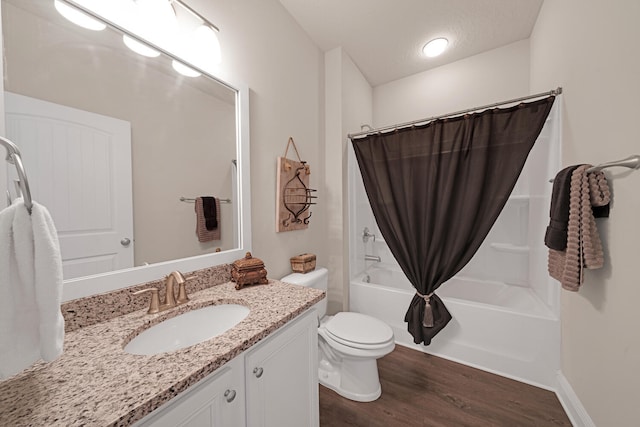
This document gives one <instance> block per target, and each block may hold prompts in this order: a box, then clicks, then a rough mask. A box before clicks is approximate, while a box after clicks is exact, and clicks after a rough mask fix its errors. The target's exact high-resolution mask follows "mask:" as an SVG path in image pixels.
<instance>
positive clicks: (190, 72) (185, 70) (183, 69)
mask: <svg viewBox="0 0 640 427" xmlns="http://www.w3.org/2000/svg"><path fill="white" fill-rule="evenodd" d="M171 66H173V69H174V70H176V71H177V72H179V73H180V74H182V75H183V76H187V77H199V76H201V75H202V74H200V73H199V72H198V71H196V70H194V69H193V68H191V67H187V66H186V65H184V64H183V63H182V62H178V61H176V60H175V59H174V60H173V62H171Z"/></svg>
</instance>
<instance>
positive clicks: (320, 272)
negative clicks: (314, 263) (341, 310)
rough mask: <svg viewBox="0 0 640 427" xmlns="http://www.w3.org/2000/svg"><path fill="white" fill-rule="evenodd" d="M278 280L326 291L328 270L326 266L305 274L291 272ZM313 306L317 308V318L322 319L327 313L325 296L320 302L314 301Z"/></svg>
mask: <svg viewBox="0 0 640 427" xmlns="http://www.w3.org/2000/svg"><path fill="white" fill-rule="evenodd" d="M280 281H281V282H287V283H293V284H294V285H300V286H307V287H309V288H314V289H320V290H322V291H325V292H327V288H328V286H329V271H328V270H327V269H326V268H317V269H315V270H313V271H310V272H308V273H305V274H301V273H292V274H289V275H288V276H284V277H283V278H282V279H280ZM314 307H315V308H316V310H318V318H319V319H322V318H323V317H324V316H325V315H326V314H327V297H324V298H323V299H322V300H321V301H320V302H318V303H316V304H315V306H314Z"/></svg>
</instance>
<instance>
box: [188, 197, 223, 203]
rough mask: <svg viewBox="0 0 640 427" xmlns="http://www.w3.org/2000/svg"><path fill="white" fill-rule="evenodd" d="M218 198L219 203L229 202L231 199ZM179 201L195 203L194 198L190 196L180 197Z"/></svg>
mask: <svg viewBox="0 0 640 427" xmlns="http://www.w3.org/2000/svg"><path fill="white" fill-rule="evenodd" d="M218 200H220V203H231V199H218ZM180 201H181V202H185V203H195V202H196V199H192V198H190V197H180Z"/></svg>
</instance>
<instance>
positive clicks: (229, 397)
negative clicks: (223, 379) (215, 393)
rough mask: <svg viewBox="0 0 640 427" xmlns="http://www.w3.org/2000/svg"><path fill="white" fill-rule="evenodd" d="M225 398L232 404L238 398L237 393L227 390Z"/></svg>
mask: <svg viewBox="0 0 640 427" xmlns="http://www.w3.org/2000/svg"><path fill="white" fill-rule="evenodd" d="M224 397H225V398H226V399H227V402H229V403H231V402H233V400H234V399H235V398H236V391H235V390H227V391H225V392H224Z"/></svg>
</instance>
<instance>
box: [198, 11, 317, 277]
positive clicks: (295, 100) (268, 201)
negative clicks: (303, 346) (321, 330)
mask: <svg viewBox="0 0 640 427" xmlns="http://www.w3.org/2000/svg"><path fill="white" fill-rule="evenodd" d="M190 5H191V6H192V7H194V8H195V9H196V10H198V11H200V12H201V13H202V14H203V15H205V16H206V17H207V18H208V19H210V20H211V21H212V22H213V23H215V24H216V25H217V26H218V27H219V28H220V33H219V36H218V37H219V39H220V45H221V46H222V61H223V64H222V73H223V74H224V73H227V74H229V75H233V76H235V77H236V79H238V80H241V81H243V82H245V83H246V84H247V85H248V86H249V88H250V107H251V111H250V114H251V130H250V131H251V214H252V234H253V254H254V255H255V256H257V257H259V258H261V259H263V260H264V262H265V265H266V268H267V271H268V272H269V277H273V278H280V277H282V276H284V275H285V274H288V273H289V272H290V271H291V270H290V264H289V258H290V257H292V256H294V255H298V254H300V253H303V252H311V253H315V254H316V255H317V256H318V259H317V263H318V264H319V265H327V262H328V260H327V251H326V246H327V243H326V240H327V238H326V233H325V230H326V225H325V223H326V215H325V212H326V210H327V199H328V196H327V194H326V192H325V190H324V189H323V182H324V177H325V175H324V165H325V163H324V149H323V144H322V140H323V138H324V136H323V134H324V109H323V105H324V101H323V92H324V85H323V80H324V73H323V67H324V65H323V55H322V53H321V52H320V50H319V49H318V48H317V47H316V46H315V45H314V44H313V42H312V41H311V40H310V39H309V38H308V37H307V35H306V34H305V33H304V32H303V31H302V29H301V28H300V27H299V26H298V24H297V23H296V22H295V21H294V20H293V18H292V17H291V16H290V15H289V14H288V13H287V12H286V11H285V9H284V8H283V7H282V5H281V4H280V3H279V2H278V1H277V0H245V1H225V2H220V1H216V2H212V1H207V0H197V1H196V0H194V1H192V2H191V3H190ZM289 136H292V137H293V138H294V140H295V142H296V145H297V146H298V150H299V151H300V155H301V156H302V158H303V160H306V161H308V162H309V164H310V165H311V176H310V186H311V187H312V188H316V189H318V190H319V191H318V197H319V198H318V205H317V206H315V207H314V208H313V209H312V212H313V216H312V218H311V222H310V225H309V228H308V229H307V230H300V231H290V232H284V233H276V232H275V209H276V207H275V206H276V205H275V203H276V200H275V199H276V158H277V157H278V156H282V155H283V154H284V150H285V147H286V144H287V139H288V138H289Z"/></svg>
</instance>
